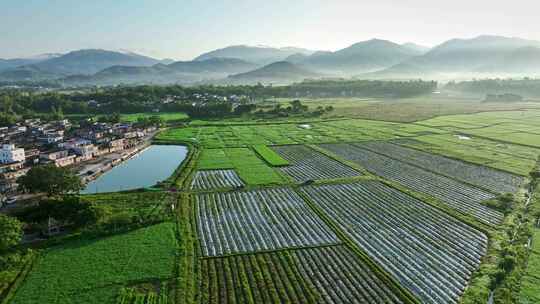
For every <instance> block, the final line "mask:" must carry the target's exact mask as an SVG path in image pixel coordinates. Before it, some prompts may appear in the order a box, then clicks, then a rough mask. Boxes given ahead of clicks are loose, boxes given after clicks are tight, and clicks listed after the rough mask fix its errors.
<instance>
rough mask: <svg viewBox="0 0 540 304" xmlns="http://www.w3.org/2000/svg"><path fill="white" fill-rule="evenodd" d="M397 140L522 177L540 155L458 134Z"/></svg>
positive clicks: (512, 145)
mask: <svg viewBox="0 0 540 304" xmlns="http://www.w3.org/2000/svg"><path fill="white" fill-rule="evenodd" d="M393 142H394V143H396V144H400V145H403V146H406V147H411V148H415V149H418V150H423V151H426V152H429V153H434V154H439V155H443V156H447V157H451V158H456V159H461V160H465V161H468V162H471V163H475V164H479V165H482V166H487V167H491V168H495V169H499V170H504V171H507V172H510V173H513V174H517V175H522V176H528V175H529V173H530V172H531V170H532V169H533V168H534V166H535V165H536V160H537V157H538V155H540V149H537V148H532V147H525V146H520V145H516V144H508V143H500V142H496V141H493V140H488V139H483V138H479V137H463V136H460V135H455V134H454V135H453V134H442V135H425V136H418V137H415V138H414V139H398V140H396V141H393Z"/></svg>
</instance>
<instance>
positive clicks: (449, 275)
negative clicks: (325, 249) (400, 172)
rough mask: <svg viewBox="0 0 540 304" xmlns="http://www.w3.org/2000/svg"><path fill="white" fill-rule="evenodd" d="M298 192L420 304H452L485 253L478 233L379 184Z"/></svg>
mask: <svg viewBox="0 0 540 304" xmlns="http://www.w3.org/2000/svg"><path fill="white" fill-rule="evenodd" d="M302 191H304V192H305V193H306V194H307V195H308V196H309V198H310V199H311V200H312V201H313V202H314V203H315V204H316V205H317V206H318V207H319V208H321V209H322V210H323V211H324V212H325V214H326V215H327V216H328V217H329V218H331V219H332V220H333V221H334V222H335V223H336V225H337V226H338V227H340V228H341V229H342V230H343V231H344V232H345V233H346V234H347V235H348V236H349V237H350V238H351V239H353V240H354V242H355V243H356V244H357V245H358V246H359V247H360V248H362V249H363V250H364V251H365V252H366V253H367V254H368V255H369V256H370V257H371V258H373V259H374V260H375V261H376V262H377V263H378V264H379V265H380V266H382V267H383V268H385V269H386V270H387V271H388V272H389V273H391V274H392V275H393V276H394V277H395V278H396V279H397V280H398V281H399V282H400V283H401V284H402V286H404V287H405V288H408V289H409V290H410V291H411V292H412V293H414V294H415V295H416V296H417V297H419V298H420V299H421V300H422V302H424V303H457V302H458V299H459V297H460V295H461V294H462V292H463V290H464V289H465V287H466V286H467V284H468V281H469V279H470V277H471V274H472V272H473V271H475V270H476V269H477V267H478V265H479V264H480V259H481V258H482V256H483V255H484V254H485V252H486V248H487V237H486V236H485V235H484V234H483V233H481V232H479V231H476V230H475V229H473V228H471V227H469V226H467V225H465V224H463V223H461V222H459V221H457V220H455V219H454V218H452V217H450V216H448V215H446V214H445V213H443V212H441V211H439V210H438V209H435V208H433V207H431V206H429V205H427V204H425V203H423V202H421V201H419V200H416V199H414V198H412V197H410V196H408V195H406V194H404V193H402V192H399V191H397V190H395V189H393V188H390V187H388V186H385V185H383V184H381V183H378V182H373V181H371V182H362V183H354V184H346V185H323V186H309V187H304V188H302Z"/></svg>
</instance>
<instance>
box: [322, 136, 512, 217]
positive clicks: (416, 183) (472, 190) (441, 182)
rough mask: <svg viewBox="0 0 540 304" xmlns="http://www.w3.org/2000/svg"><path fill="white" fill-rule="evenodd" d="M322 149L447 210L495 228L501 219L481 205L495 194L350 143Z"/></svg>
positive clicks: (326, 146)
mask: <svg viewBox="0 0 540 304" xmlns="http://www.w3.org/2000/svg"><path fill="white" fill-rule="evenodd" d="M322 147H323V148H325V149H327V150H329V151H331V152H333V153H335V154H336V155H339V156H341V157H343V158H344V159H347V160H349V161H353V162H355V163H358V164H359V165H361V166H363V167H364V168H366V169H367V170H369V171H370V172H372V173H374V174H376V175H379V176H381V177H383V178H386V179H389V180H392V181H394V182H397V183H399V184H401V185H403V186H404V187H407V188H409V189H412V190H415V191H418V192H421V193H424V194H426V195H429V196H432V197H434V198H436V199H439V200H440V201H442V202H443V203H445V204H446V205H448V206H449V207H451V208H453V209H456V210H458V211H460V212H462V213H465V214H469V215H471V216H473V217H475V218H476V219H478V220H479V221H482V222H484V223H487V224H492V225H496V224H499V223H500V222H501V221H502V219H503V214H502V213H500V212H498V211H495V210H492V209H490V208H488V207H485V206H484V205H482V204H481V202H482V201H485V200H488V199H491V198H493V197H495V195H493V194H491V193H489V192H486V191H484V190H481V189H479V188H476V187H473V186H469V185H467V184H464V183H460V182H458V181H455V180H453V179H450V178H448V177H445V176H442V175H438V174H435V173H432V172H429V171H426V170H423V169H420V168H418V167H415V166H412V165H409V164H406V163H404V162H401V161H398V160H395V159H392V158H389V157H386V156H383V155H381V154H378V153H374V152H371V151H369V150H365V149H361V148H359V147H357V146H354V145H351V144H332V145H322Z"/></svg>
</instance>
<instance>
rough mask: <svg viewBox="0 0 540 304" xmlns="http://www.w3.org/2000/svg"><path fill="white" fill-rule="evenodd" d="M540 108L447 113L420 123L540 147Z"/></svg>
mask: <svg viewBox="0 0 540 304" xmlns="http://www.w3.org/2000/svg"><path fill="white" fill-rule="evenodd" d="M538 118H540V111H536V110H530V111H511V112H486V113H478V114H472V115H456V116H444V117H437V118H434V119H430V120H426V121H422V122H419V123H418V124H420V125H423V126H430V127H438V128H442V129H446V130H451V131H454V132H460V133H462V134H465V135H471V136H478V137H482V138H488V139H494V140H498V141H502V142H507V143H512V144H519V145H525V146H531V147H540V124H539V123H538Z"/></svg>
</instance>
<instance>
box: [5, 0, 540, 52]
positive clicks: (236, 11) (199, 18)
mask: <svg viewBox="0 0 540 304" xmlns="http://www.w3.org/2000/svg"><path fill="white" fill-rule="evenodd" d="M539 10H540V1H538V0H512V1H507V0H444V1H443V0H375V1H371V0H370V1H365V0H270V1H264V0H234V1H233V0H221V1H220V0H213V1H209V0H194V1H191V0H189V1H173V0H109V1H105V0H0V58H13V57H22V56H31V55H36V54H40V53H47V52H66V51H69V50H75V49H81V48H103V49H112V50H118V49H127V50H131V51H136V52H140V53H143V54H146V55H150V56H154V57H158V58H167V57H168V58H173V59H191V58H193V57H194V56H196V55H198V54H200V53H202V52H205V51H208V50H212V49H215V48H220V47H224V46H227V45H232V44H250V45H259V44H264V45H271V46H299V47H306V48H312V49H323V50H335V49H339V48H343V47H347V46H348V45H350V44H353V43H355V42H358V41H362V40H367V39H371V38H374V37H377V38H384V39H388V40H393V41H395V42H400V43H401V42H408V41H413V42H417V43H420V44H426V45H436V44H438V43H441V42H443V41H445V40H447V39H450V38H455V37H463V38H466V37H473V36H477V35H480V34H496V35H505V36H518V37H523V38H530V39H537V40H540V18H538V12H539Z"/></svg>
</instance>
